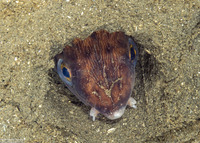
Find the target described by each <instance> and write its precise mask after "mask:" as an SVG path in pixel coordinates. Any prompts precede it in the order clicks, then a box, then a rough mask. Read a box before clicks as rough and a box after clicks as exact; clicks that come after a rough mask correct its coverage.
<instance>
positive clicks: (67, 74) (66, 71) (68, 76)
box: [61, 63, 71, 81]
mask: <svg viewBox="0 0 200 143" xmlns="http://www.w3.org/2000/svg"><path fill="white" fill-rule="evenodd" d="M61 70H62V73H63V75H64V77H65V78H66V79H67V80H68V81H71V72H70V69H69V68H68V67H67V66H66V65H65V64H63V63H62V64H61Z"/></svg>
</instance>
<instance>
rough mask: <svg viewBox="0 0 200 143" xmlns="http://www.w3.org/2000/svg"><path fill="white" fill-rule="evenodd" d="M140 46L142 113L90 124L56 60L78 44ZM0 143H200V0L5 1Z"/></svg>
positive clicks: (0, 20)
mask: <svg viewBox="0 0 200 143" xmlns="http://www.w3.org/2000/svg"><path fill="white" fill-rule="evenodd" d="M99 29H105V30H107V31H109V32H114V31H119V30H120V31H123V32H125V33H126V34H127V35H131V36H132V37H133V38H134V40H135V41H136V42H137V44H138V49H139V52H140V54H139V59H138V64H137V66H136V72H137V77H136V84H135V87H134V92H133V95H132V97H134V98H135V99H136V100H137V109H136V110H135V109H131V108H127V109H126V111H125V113H124V115H123V117H122V118H121V119H119V120H115V121H110V120H108V119H106V118H105V117H103V116H98V118H97V119H96V121H95V122H93V121H92V120H91V118H90V117H89V110H90V108H89V107H87V106H85V105H84V104H83V103H81V102H80V101H79V100H78V99H77V98H76V97H75V96H74V95H73V94H72V93H71V92H70V91H69V90H68V89H67V88H66V87H64V85H63V83H62V81H61V80H60V79H59V77H58V76H57V74H56V73H55V71H54V70H53V68H54V62H53V57H54V56H55V55H56V54H58V53H60V52H61V51H62V49H63V48H64V47H65V44H70V43H71V42H72V40H73V39H74V38H76V37H78V38H81V39H84V38H86V37H87V36H89V35H90V34H91V33H92V32H93V31H96V30H99ZM0 53H1V56H0V68H1V70H0V142H78V143H79V142H84V143H93V142H96V143H107V142H109V143H110V142H113V143H115V142H120V143H129V142H130V143H131V142H134V143H141V142H145V143H146V142H147V143H155V142H170V143H172V142H176V143H182V142H188V143H198V142H200V104H199V103H200V64H199V63H200V1H199V0H193V1H190V0H176V1H174V0H166V1H162V0H160V1H159V0H157V1H156V0H148V1H147V0H140V1H136V0H127V1H125V0H118V1H117V0H108V1H103V0H99V1H98V0H69V1H62V0H58V1H55V0H54V1H50V0H41V1H39V0H37V1H31V0H30V1H24V0H18V1H15V0H2V1H0Z"/></svg>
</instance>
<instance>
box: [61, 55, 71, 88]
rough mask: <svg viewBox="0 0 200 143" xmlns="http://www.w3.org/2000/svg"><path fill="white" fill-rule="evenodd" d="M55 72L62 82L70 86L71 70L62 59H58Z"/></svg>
mask: <svg viewBox="0 0 200 143" xmlns="http://www.w3.org/2000/svg"><path fill="white" fill-rule="evenodd" d="M57 72H58V75H59V76H60V78H61V79H62V81H63V82H64V83H66V84H67V85H70V86H71V85H72V78H71V77H72V75H71V70H70V69H69V68H68V67H67V66H66V64H65V63H63V59H59V60H58V63H57Z"/></svg>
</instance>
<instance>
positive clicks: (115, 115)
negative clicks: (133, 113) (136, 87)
mask: <svg viewBox="0 0 200 143" xmlns="http://www.w3.org/2000/svg"><path fill="white" fill-rule="evenodd" d="M125 109H126V106H123V107H121V108H120V109H118V110H116V111H114V112H112V113H109V114H104V116H106V117H107V118H108V119H110V120H115V119H118V118H120V117H121V116H122V115H123V114H124V111H125Z"/></svg>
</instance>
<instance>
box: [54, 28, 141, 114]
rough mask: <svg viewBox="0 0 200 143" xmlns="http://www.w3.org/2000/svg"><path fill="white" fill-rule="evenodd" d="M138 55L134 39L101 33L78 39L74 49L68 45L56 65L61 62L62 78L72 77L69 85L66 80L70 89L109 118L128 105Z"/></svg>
mask: <svg viewBox="0 0 200 143" xmlns="http://www.w3.org/2000/svg"><path fill="white" fill-rule="evenodd" d="M137 54H138V52H137V50H136V47H135V44H134V43H133V41H132V39H131V38H130V37H129V36H126V35H125V34H124V33H123V32H114V33H111V34H110V33H108V32H107V31H104V30H100V31H97V32H94V33H93V34H92V35H90V36H89V37H88V38H86V39H85V40H83V41H82V40H80V39H75V40H74V42H73V45H72V47H71V46H66V47H65V49H64V50H63V52H62V53H61V54H59V55H57V56H56V58H55V62H56V64H58V63H59V59H61V60H60V65H59V66H57V67H58V68H57V71H58V70H59V71H60V73H59V72H58V74H59V75H60V74H62V75H60V77H61V79H62V78H63V77H64V76H68V79H67V80H69V81H68V82H67V81H66V82H67V83H66V82H65V81H64V80H63V81H64V82H65V83H66V85H67V87H68V88H69V89H70V90H71V91H72V92H73V93H74V94H75V95H76V96H77V97H78V98H79V99H80V100H81V101H82V102H84V103H85V104H86V105H90V106H91V107H94V108H95V109H96V110H98V111H99V112H100V113H102V114H104V115H105V116H109V115H110V114H112V113H114V112H115V111H117V110H119V109H121V108H125V107H126V105H127V102H128V100H129V98H130V95H131V92H132V88H133V84H134V79H135V64H136V61H137V60H136V59H137ZM63 65H64V67H66V69H67V72H65V73H64V70H63V71H62V69H63ZM60 66H62V67H61V68H59V67H60ZM65 71H66V70H65ZM62 72H63V73H62ZM65 74H66V75H65ZM65 78H66V77H65ZM69 83H70V84H69Z"/></svg>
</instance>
